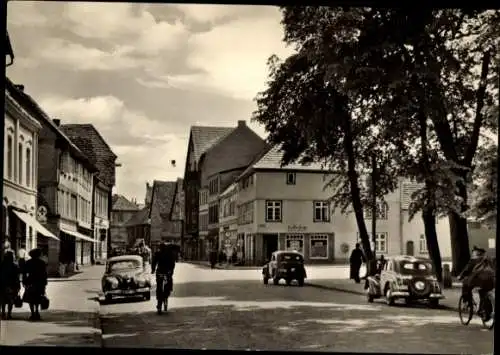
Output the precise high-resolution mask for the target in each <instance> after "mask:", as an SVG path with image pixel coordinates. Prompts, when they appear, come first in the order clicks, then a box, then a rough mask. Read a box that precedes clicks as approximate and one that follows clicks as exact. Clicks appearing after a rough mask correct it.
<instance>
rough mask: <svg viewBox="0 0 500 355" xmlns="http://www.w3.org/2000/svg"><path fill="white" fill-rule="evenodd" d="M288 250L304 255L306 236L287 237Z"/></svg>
mask: <svg viewBox="0 0 500 355" xmlns="http://www.w3.org/2000/svg"><path fill="white" fill-rule="evenodd" d="M285 241H286V250H290V251H298V252H299V253H302V254H303V253H304V236H303V235H301V234H300V235H287V236H286V238H285Z"/></svg>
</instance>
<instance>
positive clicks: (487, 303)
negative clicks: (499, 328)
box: [481, 294, 495, 330]
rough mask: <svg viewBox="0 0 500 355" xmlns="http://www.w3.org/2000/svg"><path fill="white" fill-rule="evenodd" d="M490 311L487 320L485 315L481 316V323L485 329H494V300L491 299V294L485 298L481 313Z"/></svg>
mask: <svg viewBox="0 0 500 355" xmlns="http://www.w3.org/2000/svg"><path fill="white" fill-rule="evenodd" d="M485 310H486V311H490V312H488V313H489V317H488V318H489V319H488V318H486V315H484V314H483V315H482V316H481V321H482V322H483V327H484V328H486V329H489V330H491V329H493V328H494V327H495V300H494V299H492V297H491V294H490V295H488V296H486V298H485V300H484V304H483V312H484V311H485Z"/></svg>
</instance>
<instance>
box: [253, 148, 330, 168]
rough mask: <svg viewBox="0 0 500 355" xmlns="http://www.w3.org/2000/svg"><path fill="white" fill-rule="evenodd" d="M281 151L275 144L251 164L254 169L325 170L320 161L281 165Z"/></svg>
mask: <svg viewBox="0 0 500 355" xmlns="http://www.w3.org/2000/svg"><path fill="white" fill-rule="evenodd" d="M283 154H284V153H283V151H282V150H281V146H280V145H275V146H274V147H272V148H271V149H269V150H268V151H267V153H265V154H264V155H263V156H262V157H261V158H260V159H259V160H258V161H257V162H256V163H254V164H253V165H252V167H253V168H254V169H276V170H281V169H285V170H318V171H327V170H328V169H326V168H323V167H322V166H321V164H320V163H311V164H300V163H298V162H297V163H292V164H287V165H284V166H281V159H282V158H283Z"/></svg>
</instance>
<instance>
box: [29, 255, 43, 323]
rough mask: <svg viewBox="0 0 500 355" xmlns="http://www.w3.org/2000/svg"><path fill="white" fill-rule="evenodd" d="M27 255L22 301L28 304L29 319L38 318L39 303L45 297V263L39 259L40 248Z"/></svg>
mask: <svg viewBox="0 0 500 355" xmlns="http://www.w3.org/2000/svg"><path fill="white" fill-rule="evenodd" d="M29 255H30V257H31V259H30V260H28V261H27V262H26V265H25V268H24V272H23V284H24V289H25V291H24V301H26V302H27V303H28V304H29V305H30V311H31V316H30V320H40V319H41V318H40V311H39V308H40V304H41V303H42V302H43V297H46V296H45V288H46V287H47V264H45V262H44V261H43V260H42V259H41V256H42V251H41V250H40V249H38V248H37V249H33V250H31V251H30V252H29Z"/></svg>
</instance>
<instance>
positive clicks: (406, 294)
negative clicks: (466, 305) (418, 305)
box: [367, 255, 444, 307]
mask: <svg viewBox="0 0 500 355" xmlns="http://www.w3.org/2000/svg"><path fill="white" fill-rule="evenodd" d="M367 297H368V302H373V300H374V299H376V298H380V297H385V300H386V303H387V304H388V305H393V304H394V302H395V301H396V300H397V299H404V300H405V301H406V303H411V302H412V301H417V300H427V301H429V303H430V304H431V306H433V307H437V306H438V305H439V300H440V299H443V298H444V296H443V294H442V292H441V287H440V285H439V283H438V281H437V279H436V276H435V275H434V272H433V267H432V263H431V261H430V260H428V259H424V258H418V257H413V256H406V255H401V256H396V257H391V258H388V259H387V261H386V263H385V265H384V267H383V269H382V271H381V273H380V275H376V276H369V277H368V278H367Z"/></svg>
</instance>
